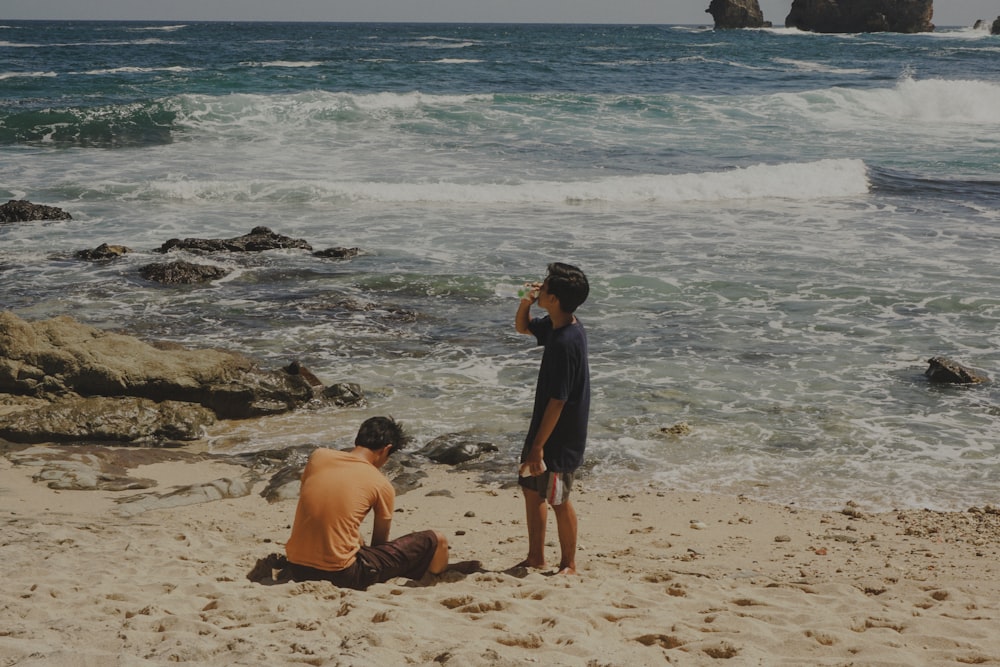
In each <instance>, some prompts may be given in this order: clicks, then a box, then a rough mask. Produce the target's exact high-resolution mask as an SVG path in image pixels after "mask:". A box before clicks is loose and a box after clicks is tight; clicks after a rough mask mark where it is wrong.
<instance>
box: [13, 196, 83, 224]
mask: <svg viewBox="0 0 1000 667" xmlns="http://www.w3.org/2000/svg"><path fill="white" fill-rule="evenodd" d="M72 219H73V216H71V215H70V214H69V213H67V212H66V211H64V210H62V209H61V208H59V207H58V206H44V205H42V204H32V203H31V202H30V201H28V200H27V199H11V200H10V201H8V202H7V203H6V204H3V205H2V206H0V222H32V221H35V220H72Z"/></svg>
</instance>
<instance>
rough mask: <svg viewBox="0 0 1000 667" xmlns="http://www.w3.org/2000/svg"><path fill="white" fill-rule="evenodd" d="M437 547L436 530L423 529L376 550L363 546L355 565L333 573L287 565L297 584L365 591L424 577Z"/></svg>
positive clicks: (381, 545) (302, 566)
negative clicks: (317, 583) (324, 584)
mask: <svg viewBox="0 0 1000 667" xmlns="http://www.w3.org/2000/svg"><path fill="white" fill-rule="evenodd" d="M437 547H438V539H437V534H436V533H435V532H434V531H433V530H424V531H421V532H419V533H410V534H409V535H403V536H402V537H399V538H396V539H395V540H391V541H389V542H386V543H385V544H380V545H378V546H377V547H369V546H363V547H361V550H360V551H358V554H357V557H356V558H355V560H354V564H353V565H350V566H348V567H346V568H344V569H343V570H337V571H335V572H330V571H328V570H320V569H317V568H315V567H309V566H308V565H298V564H296V563H292V562H289V564H288V566H289V570H290V574H291V576H292V579H293V580H294V581H329V582H332V583H333V584H335V585H336V586H339V587H340V588H353V589H355V590H359V591H363V590H365V589H366V588H368V587H369V586H371V585H372V584H378V583H382V582H385V581H389V580H390V579H395V578H396V577H406V578H407V579H420V578H422V577H423V576H424V574H426V573H427V568H428V567H430V564H431V560H432V559H433V558H434V552H436V551H437Z"/></svg>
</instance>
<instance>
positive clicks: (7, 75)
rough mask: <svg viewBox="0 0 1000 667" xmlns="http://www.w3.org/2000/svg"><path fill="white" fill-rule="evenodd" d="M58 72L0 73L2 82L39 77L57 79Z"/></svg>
mask: <svg viewBox="0 0 1000 667" xmlns="http://www.w3.org/2000/svg"><path fill="white" fill-rule="evenodd" d="M56 76H59V75H58V74H57V73H56V72H0V81H3V80H4V79H22V78H24V79H31V78H38V77H49V78H51V77H56Z"/></svg>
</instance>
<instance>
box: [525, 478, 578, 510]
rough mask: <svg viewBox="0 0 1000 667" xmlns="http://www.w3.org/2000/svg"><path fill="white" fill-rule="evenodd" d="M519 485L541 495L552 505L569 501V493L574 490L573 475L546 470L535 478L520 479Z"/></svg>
mask: <svg viewBox="0 0 1000 667" xmlns="http://www.w3.org/2000/svg"><path fill="white" fill-rule="evenodd" d="M557 477H558V483H556V478H557ZM517 483H518V484H520V485H521V486H523V487H524V488H526V489H531V490H532V491H534V492H535V493H537V494H539V495H540V496H542V497H543V498H545V500H546V501H548V503H549V504H550V505H561V504H563V503H564V502H566V501H567V500H569V492H570V491H571V490H572V489H573V473H571V472H552V471H551V470H546V471H545V472H543V473H542V474H541V475H536V476H535V477H518V478H517Z"/></svg>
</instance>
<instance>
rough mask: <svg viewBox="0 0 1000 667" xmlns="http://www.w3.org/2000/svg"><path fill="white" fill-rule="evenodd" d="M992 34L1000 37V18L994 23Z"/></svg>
mask: <svg viewBox="0 0 1000 667" xmlns="http://www.w3.org/2000/svg"><path fill="white" fill-rule="evenodd" d="M990 34H991V35H1000V16H998V17H997V20H996V21H994V22H993V25H992V26H990Z"/></svg>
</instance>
